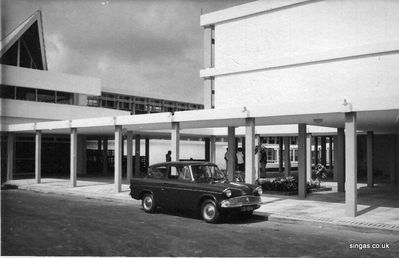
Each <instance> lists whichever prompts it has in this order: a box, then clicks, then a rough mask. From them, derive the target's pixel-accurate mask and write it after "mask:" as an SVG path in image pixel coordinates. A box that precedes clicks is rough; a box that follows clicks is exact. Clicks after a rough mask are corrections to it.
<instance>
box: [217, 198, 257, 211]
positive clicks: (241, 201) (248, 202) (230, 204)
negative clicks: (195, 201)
mask: <svg viewBox="0 0 399 258" xmlns="http://www.w3.org/2000/svg"><path fill="white" fill-rule="evenodd" d="M260 203H261V199H260V196H239V197H233V198H230V199H226V200H223V201H221V203H220V207H222V208H240V207H244V206H255V207H256V208H255V209H257V208H259V207H260Z"/></svg>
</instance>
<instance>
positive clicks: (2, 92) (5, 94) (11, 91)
mask: <svg viewBox="0 0 399 258" xmlns="http://www.w3.org/2000/svg"><path fill="white" fill-rule="evenodd" d="M0 98H3V99H15V87H14V86H6V85H1V87H0Z"/></svg>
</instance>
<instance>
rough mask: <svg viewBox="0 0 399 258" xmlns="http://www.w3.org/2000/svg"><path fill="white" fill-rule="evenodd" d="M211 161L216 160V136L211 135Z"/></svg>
mask: <svg viewBox="0 0 399 258" xmlns="http://www.w3.org/2000/svg"><path fill="white" fill-rule="evenodd" d="M211 162H213V163H215V162H216V137H215V136H211Z"/></svg>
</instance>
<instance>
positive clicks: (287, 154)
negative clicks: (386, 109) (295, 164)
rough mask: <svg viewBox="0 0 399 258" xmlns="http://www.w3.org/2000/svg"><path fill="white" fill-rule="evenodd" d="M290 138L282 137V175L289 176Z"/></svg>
mask: <svg viewBox="0 0 399 258" xmlns="http://www.w3.org/2000/svg"><path fill="white" fill-rule="evenodd" d="M290 146H291V137H290V136H285V137H284V174H285V176H290V175H291V158H290Z"/></svg>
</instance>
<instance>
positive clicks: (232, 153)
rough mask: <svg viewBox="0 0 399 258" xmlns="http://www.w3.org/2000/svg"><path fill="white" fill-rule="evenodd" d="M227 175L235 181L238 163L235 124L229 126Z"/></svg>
mask: <svg viewBox="0 0 399 258" xmlns="http://www.w3.org/2000/svg"><path fill="white" fill-rule="evenodd" d="M227 148H228V149H229V150H228V152H227V177H228V180H229V181H233V178H234V172H235V165H236V159H237V156H236V129H235V127H234V126H229V127H228V128H227Z"/></svg>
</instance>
